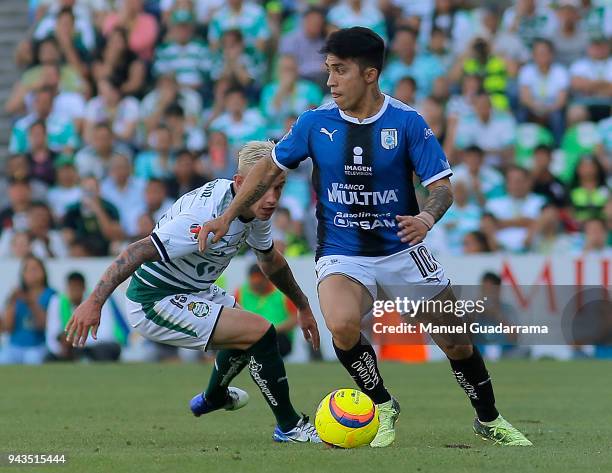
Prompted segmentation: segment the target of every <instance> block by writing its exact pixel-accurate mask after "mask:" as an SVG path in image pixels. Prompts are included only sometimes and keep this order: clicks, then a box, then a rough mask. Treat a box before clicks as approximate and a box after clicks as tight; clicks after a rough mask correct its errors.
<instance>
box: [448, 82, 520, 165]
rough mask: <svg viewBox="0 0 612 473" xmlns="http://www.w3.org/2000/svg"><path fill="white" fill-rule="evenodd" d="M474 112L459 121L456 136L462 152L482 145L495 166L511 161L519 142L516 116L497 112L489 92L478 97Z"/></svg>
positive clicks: (488, 158)
mask: <svg viewBox="0 0 612 473" xmlns="http://www.w3.org/2000/svg"><path fill="white" fill-rule="evenodd" d="M474 112H475V113H474V114H473V115H466V116H465V117H463V118H462V119H460V120H459V123H458V125H457V134H456V137H455V143H456V144H457V146H458V147H459V148H460V149H464V148H466V147H468V146H473V145H475V146H478V147H479V148H481V149H482V150H483V151H484V153H485V156H486V158H487V162H489V163H491V164H496V165H500V164H503V163H505V162H509V161H510V160H511V158H512V155H513V152H512V151H513V150H512V145H513V144H514V141H515V139H516V122H515V120H514V117H513V116H512V115H511V114H509V113H507V112H502V111H499V110H495V109H494V108H493V107H492V106H491V99H490V97H489V96H488V95H487V94H486V93H480V94H478V95H477V96H476V97H475V98H474Z"/></svg>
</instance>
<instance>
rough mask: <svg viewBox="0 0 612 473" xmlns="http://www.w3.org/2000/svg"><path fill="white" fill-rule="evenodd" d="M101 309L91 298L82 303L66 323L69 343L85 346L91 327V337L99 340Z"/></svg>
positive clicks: (74, 345)
mask: <svg viewBox="0 0 612 473" xmlns="http://www.w3.org/2000/svg"><path fill="white" fill-rule="evenodd" d="M101 311H102V308H101V307H100V306H99V305H98V304H96V303H95V302H93V301H92V300H91V299H86V300H85V301H84V302H83V303H81V305H80V306H78V307H77V308H76V310H75V311H74V314H72V317H71V318H70V320H69V321H68V324H67V325H66V340H68V343H72V346H73V347H84V346H85V342H86V341H87V335H88V334H89V329H91V338H93V339H94V340H97V339H98V327H99V326H100V317H101Z"/></svg>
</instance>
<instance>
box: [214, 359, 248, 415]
mask: <svg viewBox="0 0 612 473" xmlns="http://www.w3.org/2000/svg"><path fill="white" fill-rule="evenodd" d="M248 361H249V359H248V357H247V354H246V352H245V351H244V350H221V351H220V352H219V353H217V358H216V359H215V367H214V369H213V372H212V374H211V375H210V381H209V382H208V387H207V388H206V394H205V396H206V401H208V402H209V403H210V404H212V405H213V406H221V405H223V404H225V401H226V399H227V387H228V386H229V383H230V382H231V381H232V379H234V378H235V377H236V376H237V375H238V373H240V372H241V371H242V369H243V368H244V367H245V366H246V365H247V363H248Z"/></svg>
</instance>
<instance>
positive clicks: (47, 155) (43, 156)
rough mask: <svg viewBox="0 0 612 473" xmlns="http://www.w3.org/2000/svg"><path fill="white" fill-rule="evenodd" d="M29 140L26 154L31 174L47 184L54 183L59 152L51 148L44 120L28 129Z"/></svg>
mask: <svg viewBox="0 0 612 473" xmlns="http://www.w3.org/2000/svg"><path fill="white" fill-rule="evenodd" d="M28 142H29V143H30V151H29V152H28V153H26V156H27V158H28V161H29V162H30V173H31V176H32V177H33V178H35V179H38V180H40V181H42V182H44V183H45V184H47V185H52V184H53V182H54V181H55V169H54V166H53V162H54V161H55V158H56V157H57V153H56V152H54V151H52V150H50V149H49V145H48V140H47V125H46V124H45V122H44V121H43V120H38V121H36V122H34V123H32V125H31V126H30V129H29V130H28Z"/></svg>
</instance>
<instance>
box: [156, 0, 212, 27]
mask: <svg viewBox="0 0 612 473" xmlns="http://www.w3.org/2000/svg"><path fill="white" fill-rule="evenodd" d="M179 3H180V0H160V2H159V6H160V9H161V11H162V14H163V17H164V20H165V22H166V23H168V21H169V20H170V16H171V15H172V12H173V11H174V10H175V9H176V8H177V6H178V4H179ZM192 3H193V12H194V13H195V16H196V20H197V23H198V24H199V25H203V26H204V25H208V23H209V22H210V20H211V18H212V16H213V14H214V13H215V12H216V11H217V10H218V9H219V8H221V7H222V6H223V3H224V0H193V2H192Z"/></svg>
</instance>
